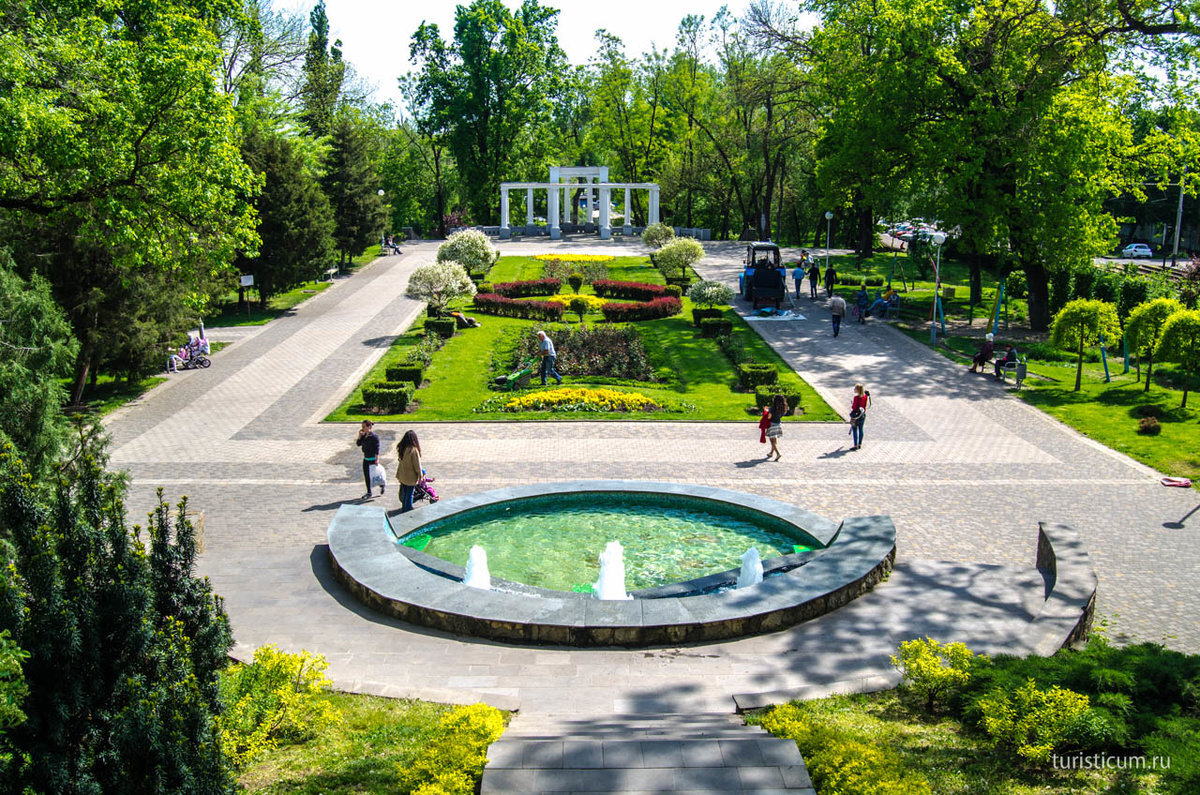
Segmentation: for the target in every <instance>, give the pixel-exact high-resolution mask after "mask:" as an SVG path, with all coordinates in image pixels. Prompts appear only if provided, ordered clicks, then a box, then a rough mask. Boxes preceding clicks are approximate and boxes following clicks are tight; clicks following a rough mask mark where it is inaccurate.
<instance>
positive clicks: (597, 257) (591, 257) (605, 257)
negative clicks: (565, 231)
mask: <svg viewBox="0 0 1200 795" xmlns="http://www.w3.org/2000/svg"><path fill="white" fill-rule="evenodd" d="M533 258H534V259H540V260H542V261H544V262H549V261H550V260H552V259H556V260H558V261H559V262H611V261H612V260H614V259H616V257H614V256H611V255H609V254H535V255H534V257H533Z"/></svg>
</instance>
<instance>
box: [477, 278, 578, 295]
mask: <svg viewBox="0 0 1200 795" xmlns="http://www.w3.org/2000/svg"><path fill="white" fill-rule="evenodd" d="M560 289H562V282H561V281H559V280H558V279H531V280H529V281H524V282H497V283H496V284H493V285H492V292H494V293H495V294H496V295H501V296H504V297H505V298H528V297H529V296H531V295H556V294H557V293H558V291H559V290H560Z"/></svg>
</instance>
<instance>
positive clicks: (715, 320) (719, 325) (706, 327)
mask: <svg viewBox="0 0 1200 795" xmlns="http://www.w3.org/2000/svg"><path fill="white" fill-rule="evenodd" d="M732 333H733V321H732V320H726V319H725V318H723V317H706V318H701V320H700V336H701V337H723V336H725V335H727V334H732Z"/></svg>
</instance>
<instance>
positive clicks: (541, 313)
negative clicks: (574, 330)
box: [475, 293, 563, 323]
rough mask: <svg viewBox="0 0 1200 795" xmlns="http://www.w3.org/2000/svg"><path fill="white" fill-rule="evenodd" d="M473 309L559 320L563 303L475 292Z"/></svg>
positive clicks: (530, 318) (514, 315)
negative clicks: (521, 299) (516, 298)
mask: <svg viewBox="0 0 1200 795" xmlns="http://www.w3.org/2000/svg"><path fill="white" fill-rule="evenodd" d="M475 311H477V312H484V313H486V314H489V315H500V316H501V317H520V318H525V319H526V320H546V321H550V322H555V323H557V322H560V321H561V320H562V316H563V305H562V304H559V303H555V302H554V301H517V300H515V299H512V298H505V297H504V296H502V295H496V294H495V293H477V294H476V295H475Z"/></svg>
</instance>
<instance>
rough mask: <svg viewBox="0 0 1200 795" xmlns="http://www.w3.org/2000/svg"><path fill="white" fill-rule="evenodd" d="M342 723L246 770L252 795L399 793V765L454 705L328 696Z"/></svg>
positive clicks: (244, 777) (242, 778) (285, 747)
mask: <svg viewBox="0 0 1200 795" xmlns="http://www.w3.org/2000/svg"><path fill="white" fill-rule="evenodd" d="M327 698H329V699H330V701H332V702H333V704H334V705H335V706H336V707H337V708H338V710H339V711H340V712H341V713H342V722H341V723H340V724H339V725H337V726H333V727H331V728H329V729H327V730H325V731H323V732H321V733H320V734H318V735H317V736H316V737H314V738H312V739H309V740H306V741H304V742H301V743H294V744H287V745H282V746H281V747H279V748H277V749H275V750H274V751H270V752H268V753H267V754H266V755H265V756H264V757H263V758H262V759H261V760H260V761H259V762H258V763H257V764H255V765H253V766H251V767H250V768H249V769H247V770H245V771H244V772H243V773H242V775H241V776H240V777H239V783H240V784H241V785H242V786H243V787H244V788H245V789H246V790H247V791H249V792H262V793H278V792H289V793H310V795H319V793H335V792H339V793H340V792H344V793H350V792H380V793H382V792H396V791H397V779H398V770H399V768H400V766H402V765H405V764H407V763H408V762H409V761H410V760H412V759H414V758H415V757H416V755H417V754H418V753H420V751H421V750H422V749H423V748H424V746H425V743H426V741H427V740H428V739H429V737H430V736H431V734H432V733H433V730H434V728H435V727H436V726H437V721H438V718H439V717H440V716H441V715H442V714H444V713H446V712H449V711H450V710H451V709H452V707H449V706H446V705H444V704H432V703H429V702H425V701H411V700H406V699H389V698H376V697H373V696H358V695H350V694H345V693H331V694H330V695H328V696H327Z"/></svg>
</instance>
